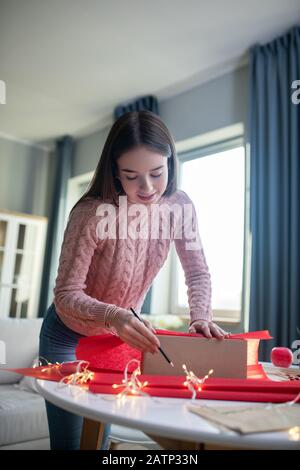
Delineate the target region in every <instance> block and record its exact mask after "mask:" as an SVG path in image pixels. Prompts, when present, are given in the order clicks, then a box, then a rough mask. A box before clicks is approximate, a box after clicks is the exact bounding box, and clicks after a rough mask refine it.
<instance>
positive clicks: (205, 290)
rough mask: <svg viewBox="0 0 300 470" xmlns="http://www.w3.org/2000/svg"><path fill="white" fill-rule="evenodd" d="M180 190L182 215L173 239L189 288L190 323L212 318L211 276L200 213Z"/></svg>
mask: <svg viewBox="0 0 300 470" xmlns="http://www.w3.org/2000/svg"><path fill="white" fill-rule="evenodd" d="M179 192H180V194H181V196H180V199H181V204H182V206H183V207H182V212H183V217H182V221H181V222H180V224H177V226H176V231H175V234H174V238H175V240H174V241H175V247H176V252H177V254H178V256H179V259H180V262H181V265H182V268H183V270H184V275H185V284H186V286H187V288H188V289H187V296H188V302H189V307H190V318H191V321H190V323H192V322H194V321H195V320H208V321H211V320H212V308H211V276H210V273H209V269H208V266H207V263H206V259H205V254H204V251H203V247H202V243H201V239H200V235H199V230H198V221H197V214H196V210H195V207H194V204H193V202H192V200H191V199H190V198H189V196H188V195H187V194H186V193H185V192H184V191H179ZM180 236H181V237H182V238H181V239H180V238H179V237H180Z"/></svg>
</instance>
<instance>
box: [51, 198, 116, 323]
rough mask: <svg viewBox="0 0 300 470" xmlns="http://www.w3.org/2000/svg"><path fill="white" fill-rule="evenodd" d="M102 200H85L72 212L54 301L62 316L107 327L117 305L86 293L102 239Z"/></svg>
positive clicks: (60, 260)
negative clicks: (99, 208) (98, 213)
mask: <svg viewBox="0 0 300 470" xmlns="http://www.w3.org/2000/svg"><path fill="white" fill-rule="evenodd" d="M96 202H97V201H96ZM98 204H99V202H97V204H96V203H95V200H83V201H81V202H80V203H79V204H78V205H77V206H76V207H75V209H74V210H73V211H72V213H71V214H70V216H69V220H68V223H67V227H66V229H65V232H64V238H63V243H62V248H61V253H60V258H59V266H58V274H57V277H56V281H55V287H54V290H53V292H54V300H53V302H54V305H55V308H56V310H57V312H58V313H59V314H60V316H61V317H62V319H64V318H66V319H68V317H71V318H72V319H76V320H77V321H78V322H79V323H80V322H81V321H84V322H85V323H86V322H87V323H91V322H92V323H94V324H95V325H96V326H99V327H103V328H104V327H105V317H106V314H107V313H108V311H111V310H115V309H116V308H117V306H115V305H113V304H107V303H104V302H100V301H99V300H97V299H95V298H93V297H90V296H89V295H87V294H86V293H85V289H86V287H87V286H86V278H87V273H88V271H89V267H90V264H91V261H92V258H93V255H94V253H95V250H96V247H97V244H98V243H99V240H98V237H97V223H98V220H99V219H98V217H97V216H96V209H97V205H98Z"/></svg>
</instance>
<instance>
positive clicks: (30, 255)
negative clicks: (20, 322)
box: [0, 209, 47, 318]
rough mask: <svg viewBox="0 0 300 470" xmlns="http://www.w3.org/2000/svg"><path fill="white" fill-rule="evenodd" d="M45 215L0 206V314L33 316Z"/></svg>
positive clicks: (42, 255) (40, 271)
mask: <svg viewBox="0 0 300 470" xmlns="http://www.w3.org/2000/svg"><path fill="white" fill-rule="evenodd" d="M46 232H47V218H45V217H40V216H34V215H29V214H22V213H17V212H9V211H6V210H1V209H0V317H1V318H5V317H14V318H33V317H37V316H38V304H39V297H40V287H41V279H42V268H43V262H44V251H45V242H46Z"/></svg>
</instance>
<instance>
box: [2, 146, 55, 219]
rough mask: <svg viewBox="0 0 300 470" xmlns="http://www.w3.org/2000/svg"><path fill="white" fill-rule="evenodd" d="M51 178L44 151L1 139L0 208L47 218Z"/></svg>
mask: <svg viewBox="0 0 300 470" xmlns="http://www.w3.org/2000/svg"><path fill="white" fill-rule="evenodd" d="M50 175H51V157H50V155H49V153H48V152H47V151H45V150H43V149H40V148H37V147H33V146H30V145H26V144H22V143H19V142H16V141H13V140H9V139H5V138H1V137H0V208H2V209H7V210H10V211H16V212H25V213H27V214H36V215H42V216H47V215H48V211H49V202H50V201H49V198H48V191H49V189H50V187H51V185H52V181H51V177H50Z"/></svg>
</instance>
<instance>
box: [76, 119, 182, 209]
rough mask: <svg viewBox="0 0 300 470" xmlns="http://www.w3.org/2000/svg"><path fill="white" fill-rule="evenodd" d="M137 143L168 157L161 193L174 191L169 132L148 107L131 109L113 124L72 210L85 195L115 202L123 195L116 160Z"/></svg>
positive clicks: (173, 159)
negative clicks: (96, 162) (84, 187)
mask: <svg viewBox="0 0 300 470" xmlns="http://www.w3.org/2000/svg"><path fill="white" fill-rule="evenodd" d="M138 146H145V147H147V149H149V150H153V151H156V152H159V153H160V154H161V155H164V156H166V158H168V184H167V187H166V190H165V192H164V194H163V196H169V195H171V194H173V193H174V192H175V191H176V189H177V156H176V150H175V144H174V140H173V138H172V135H171V133H170V131H169V130H168V128H167V126H166V125H165V124H164V123H163V121H162V120H161V119H160V118H159V117H158V116H157V115H156V114H154V113H152V112H150V111H132V112H129V113H126V114H124V115H123V116H121V117H120V118H119V119H118V120H117V121H116V122H115V123H114V124H113V126H112V128H111V130H110V132H109V134H108V137H107V139H106V142H105V145H104V148H103V151H102V154H101V157H100V160H99V162H98V165H97V168H96V170H95V173H94V175H93V178H92V181H91V183H90V184H89V186H88V188H87V190H86V192H85V193H84V194H83V196H82V197H81V198H80V199H79V200H78V201H77V202H76V204H75V205H74V207H73V208H72V211H73V210H74V208H75V207H76V206H77V204H79V202H80V201H82V200H83V199H85V198H87V197H97V198H100V199H101V200H102V201H103V202H111V203H114V204H116V205H118V202H117V199H118V196H120V195H125V192H124V190H123V188H122V185H121V182H120V180H119V179H118V178H116V176H117V163H116V162H117V160H118V158H120V157H121V155H122V154H123V153H125V152H128V151H130V150H132V149H134V148H136V147H138ZM72 211H71V212H72Z"/></svg>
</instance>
